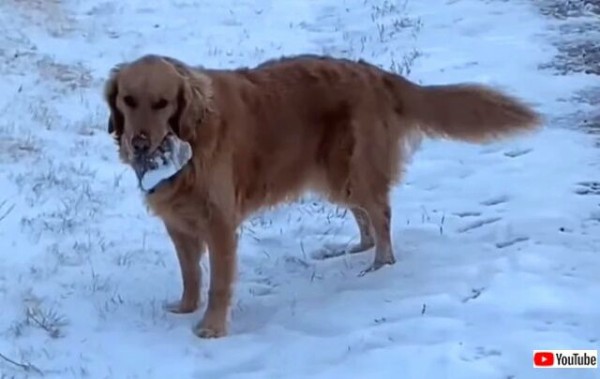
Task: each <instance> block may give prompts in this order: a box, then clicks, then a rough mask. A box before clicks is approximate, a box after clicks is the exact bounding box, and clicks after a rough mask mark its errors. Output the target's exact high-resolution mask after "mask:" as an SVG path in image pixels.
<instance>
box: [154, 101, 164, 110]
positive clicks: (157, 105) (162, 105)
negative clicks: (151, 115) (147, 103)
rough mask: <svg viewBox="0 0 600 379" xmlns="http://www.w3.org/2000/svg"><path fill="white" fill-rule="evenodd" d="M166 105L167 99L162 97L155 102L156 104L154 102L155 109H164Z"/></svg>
mask: <svg viewBox="0 0 600 379" xmlns="http://www.w3.org/2000/svg"><path fill="white" fill-rule="evenodd" d="M166 106H167V100H165V99H160V100H158V101H157V102H155V103H154V104H152V109H154V110H158V109H163V108H164V107H166Z"/></svg>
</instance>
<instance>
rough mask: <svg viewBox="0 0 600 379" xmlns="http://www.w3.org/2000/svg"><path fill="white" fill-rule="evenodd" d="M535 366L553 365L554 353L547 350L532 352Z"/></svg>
mask: <svg viewBox="0 0 600 379" xmlns="http://www.w3.org/2000/svg"><path fill="white" fill-rule="evenodd" d="M533 365H534V366H535V367H550V366H553V365H554V353H551V352H549V351H536V352H535V353H533Z"/></svg>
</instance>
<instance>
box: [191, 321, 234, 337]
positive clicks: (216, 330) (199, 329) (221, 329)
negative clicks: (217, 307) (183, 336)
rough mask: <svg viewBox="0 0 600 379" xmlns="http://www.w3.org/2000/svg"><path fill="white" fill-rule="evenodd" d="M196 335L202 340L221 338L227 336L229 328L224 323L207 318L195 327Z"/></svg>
mask: <svg viewBox="0 0 600 379" xmlns="http://www.w3.org/2000/svg"><path fill="white" fill-rule="evenodd" d="M194 334H195V335H197V336H198V337H200V338H220V337H224V336H226V335H227V327H226V325H225V323H224V322H221V321H217V320H209V319H207V318H206V317H205V318H204V319H203V320H202V321H200V322H199V323H198V324H197V325H196V326H195V327H194Z"/></svg>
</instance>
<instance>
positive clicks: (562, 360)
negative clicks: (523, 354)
mask: <svg viewBox="0 0 600 379" xmlns="http://www.w3.org/2000/svg"><path fill="white" fill-rule="evenodd" d="M533 367H535V368H557V369H561V368H562V369H565V368H566V369H569V368H571V369H582V368H591V369H596V368H598V350H534V351H533Z"/></svg>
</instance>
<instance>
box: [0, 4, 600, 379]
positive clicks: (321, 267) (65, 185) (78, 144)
mask: <svg viewBox="0 0 600 379" xmlns="http://www.w3.org/2000/svg"><path fill="white" fill-rule="evenodd" d="M536 12H537V9H536V8H534V7H533V5H531V4H530V3H529V2H528V1H525V0H515V1H511V2H505V1H481V0H462V1H461V0H458V1H446V0H426V1H425V0H414V1H412V2H409V3H408V4H407V6H406V7H403V6H402V1H398V2H393V1H389V0H322V1H308V0H285V1H283V0H260V1H250V0H223V1H220V2H217V1H208V0H156V1H154V2H152V1H148V0H145V1H140V0H130V1H122V2H121V1H118V0H105V1H98V2H94V1H91V0H3V1H2V2H0V62H2V63H1V64H0V78H1V81H0V85H1V87H0V90H1V91H2V94H3V95H2V96H1V97H0V109H1V112H0V188H1V189H0V254H1V257H0V336H1V337H0V354H1V355H0V378H12V377H16V378H21V377H26V376H30V377H37V376H40V375H42V374H43V375H44V377H47V378H48V377H49V378H71V377H75V378H78V377H89V378H184V379H185V378H260V379H265V378H286V379H290V378H306V377H311V378H314V379H317V378H338V377H339V378H373V379H387V378H390V379H392V378H394V379H395V378H409V379H419V378H427V379H430V378H452V379H454V378H457V379H462V378H464V379H488V378H489V379H521V378H527V379H535V378H550V379H552V378H557V379H558V378H560V379H569V378H577V379H587V378H590V379H591V378H598V377H599V375H600V372H599V371H598V370H536V369H533V368H532V361H531V356H532V350H533V349H548V348H549V349H560V348H564V349H585V348H588V349H590V348H591V349H597V348H598V346H599V345H600V323H599V321H600V303H599V301H598V299H599V298H600V207H599V201H598V197H597V196H596V195H597V194H598V193H600V184H599V183H598V182H594V179H596V180H597V178H598V172H599V169H600V166H599V162H600V158H599V156H598V150H597V149H595V148H594V147H593V143H594V141H593V140H592V139H591V137H590V136H588V135H585V134H583V133H580V132H578V131H574V130H569V126H570V124H571V121H570V120H569V119H568V118H566V117H565V116H566V115H569V114H572V113H573V112H574V111H577V110H578V111H581V112H586V111H587V110H588V109H587V108H589V107H591V105H589V104H578V103H577V102H576V101H575V100H572V98H573V95H574V94H576V93H577V92H579V91H581V90H583V89H585V88H586V87H587V86H591V85H592V84H594V82H595V84H598V79H597V78H594V77H592V76H586V75H584V74H569V75H563V76H553V75H554V74H553V72H552V71H551V70H547V69H545V70H540V69H539V66H540V65H543V64H545V63H547V62H549V61H551V60H552V58H553V56H554V54H555V52H556V50H555V47H553V45H552V44H551V40H555V39H556V38H560V37H559V35H558V33H559V32H558V30H559V29H557V28H552V25H551V24H550V22H551V21H549V20H548V19H547V18H544V17H543V16H540V15H538V14H537V13H536ZM148 52H154V53H162V54H166V55H173V56H175V57H177V58H179V59H183V60H185V61H188V62H190V63H198V64H202V65H205V66H218V67H234V66H239V65H253V64H255V63H258V62H260V61H261V60H263V59H267V58H271V57H275V56H279V55H281V54H293V53H304V52H325V53H329V54H334V55H344V56H350V57H362V58H365V59H368V60H370V61H372V62H374V63H377V64H380V65H382V66H384V67H392V68H395V69H403V70H405V69H406V68H407V67H410V70H409V71H406V70H405V71H404V72H407V73H408V75H409V77H410V78H411V79H413V80H416V81H421V82H423V83H430V84H432V83H449V82H458V81H478V82H484V83H490V84H494V85H497V86H500V87H502V88H504V89H506V90H507V91H509V92H511V93H513V94H516V95H518V96H520V97H523V98H525V99H527V100H528V101H530V102H531V103H533V104H534V105H535V106H536V108H538V109H539V110H540V111H541V112H543V113H545V114H546V115H547V123H546V126H547V127H546V128H545V129H544V130H542V131H541V132H540V133H538V134H536V135H533V136H529V137H526V138H520V139H515V140H512V141H505V142H502V143H498V144H493V145H489V146H470V145H466V144H460V143H453V142H447V141H435V142H428V143H426V144H425V145H424V146H423V149H422V150H421V151H420V152H419V153H418V154H417V155H416V156H415V160H414V163H413V164H412V165H411V166H410V167H409V170H408V174H407V176H406V180H405V182H404V184H403V185H400V186H398V187H397V189H396V190H395V191H394V193H393V196H394V200H393V210H394V213H393V242H394V246H395V250H396V254H397V256H398V258H399V261H398V263H397V264H396V265H395V266H393V267H387V268H385V269H382V270H380V271H378V272H376V273H372V274H369V275H366V276H364V277H362V278H359V277H357V274H358V273H359V272H360V270H361V269H364V268H365V266H366V265H367V264H368V263H369V262H370V261H371V254H372V253H365V254H361V255H357V256H352V257H346V256H344V257H339V258H334V259H330V260H319V259H317V258H315V257H316V256H317V255H316V253H317V252H318V251H319V250H320V249H322V248H323V246H325V245H326V244H333V243H350V242H352V240H355V239H356V238H357V237H358V235H357V228H356V226H355V225H354V223H353V221H352V220H351V218H350V217H349V215H346V214H345V212H344V210H343V209H337V208H335V207H333V206H332V205H330V204H327V203H323V202H322V201H320V200H319V199H316V198H312V197H307V198H305V199H303V200H302V201H299V202H297V203H294V204H288V205H284V206H282V207H280V208H278V209H275V210H271V211H268V212H264V213H263V214H261V215H256V217H254V218H252V219H250V220H248V222H247V223H245V225H244V227H243V228H242V234H241V240H240V246H239V257H240V258H239V260H240V264H239V278H238V282H237V285H236V290H235V299H234V305H233V311H232V317H231V334H230V335H229V336H228V337H226V338H223V339H218V340H201V339H198V338H197V337H195V336H194V335H193V333H192V332H191V327H192V325H193V324H194V323H195V322H196V321H197V320H198V318H199V317H200V315H201V311H199V312H197V313H196V314H193V315H183V316H182V315H173V314H170V313H167V312H165V311H163V309H162V304H163V303H164V302H165V301H168V300H172V299H173V298H176V297H178V296H179V291H180V285H181V284H180V277H179V271H178V266H177V262H176V258H175V254H174V252H173V249H172V247H171V243H170V241H169V240H168V238H167V236H166V233H165V232H164V230H163V227H162V225H161V223H160V222H159V220H157V219H155V218H152V217H151V216H149V215H148V214H147V212H146V209H145V208H144V206H143V203H142V201H141V198H140V194H139V191H138V190H137V188H136V184H135V179H134V174H133V172H132V171H131V170H128V169H127V168H126V167H124V166H123V165H121V164H120V163H119V162H118V159H117V154H116V149H115V145H114V143H113V141H112V139H111V138H110V137H109V136H108V134H106V120H107V119H106V117H107V112H106V109H105V107H104V105H103V103H102V100H101V86H102V83H103V80H104V79H105V78H106V74H107V73H108V70H109V69H110V68H111V67H112V65H114V64H115V63H117V62H119V61H121V60H125V59H131V58H135V57H137V56H139V55H140V54H143V53H148ZM594 194H596V195H594ZM203 267H206V262H203ZM205 290H206V287H205ZM9 360H10V361H9Z"/></svg>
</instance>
